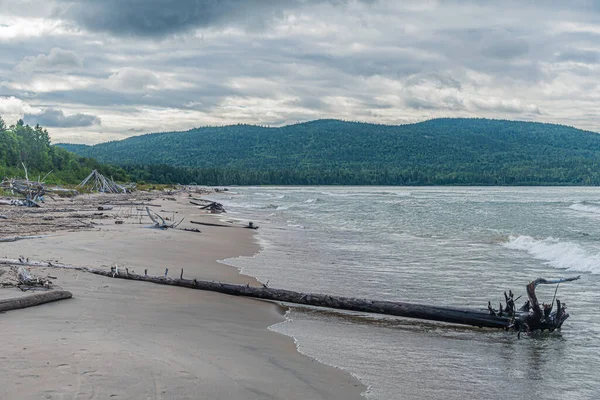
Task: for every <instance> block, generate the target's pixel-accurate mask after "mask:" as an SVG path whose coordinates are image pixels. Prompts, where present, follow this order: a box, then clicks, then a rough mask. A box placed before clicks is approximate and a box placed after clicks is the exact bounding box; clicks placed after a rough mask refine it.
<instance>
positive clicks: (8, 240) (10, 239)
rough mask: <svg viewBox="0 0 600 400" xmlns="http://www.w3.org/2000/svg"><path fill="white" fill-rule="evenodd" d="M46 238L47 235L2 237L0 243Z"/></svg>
mask: <svg viewBox="0 0 600 400" xmlns="http://www.w3.org/2000/svg"><path fill="white" fill-rule="evenodd" d="M44 237H46V235H35V236H10V237H0V242H16V241H17V240H26V239H40V238H44Z"/></svg>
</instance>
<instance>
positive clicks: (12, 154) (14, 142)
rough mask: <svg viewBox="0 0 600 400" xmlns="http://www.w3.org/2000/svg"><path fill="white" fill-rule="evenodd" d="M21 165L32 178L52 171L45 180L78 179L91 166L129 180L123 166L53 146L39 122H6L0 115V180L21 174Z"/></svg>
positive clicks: (68, 180)
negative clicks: (106, 163)
mask: <svg viewBox="0 0 600 400" xmlns="http://www.w3.org/2000/svg"><path fill="white" fill-rule="evenodd" d="M23 165H25V166H26V167H27V170H28V172H29V177H30V178H32V179H36V178H38V177H39V176H44V175H46V174H47V173H49V172H51V171H52V172H51V173H50V174H49V175H48V176H47V178H46V182H48V183H79V182H81V180H82V179H83V178H85V177H86V176H87V175H89V174H90V172H91V171H92V170H93V169H97V170H99V171H100V172H101V173H104V174H106V175H107V176H111V177H113V178H114V179H116V180H129V176H128V175H127V173H126V172H125V171H124V170H123V169H122V168H119V167H113V166H110V165H102V164H100V163H98V162H97V161H96V160H93V159H90V158H86V157H81V156H78V155H76V154H72V153H69V152H68V151H66V150H64V149H60V148H57V147H56V146H52V145H51V144H50V135H49V134H48V131H47V130H46V129H44V128H42V127H41V126H39V125H38V126H35V127H31V126H29V125H25V124H24V123H23V121H22V120H19V121H18V122H17V123H16V124H15V125H11V126H7V125H6V124H5V122H4V120H3V119H2V117H1V116H0V180H1V179H3V178H5V177H24V170H23Z"/></svg>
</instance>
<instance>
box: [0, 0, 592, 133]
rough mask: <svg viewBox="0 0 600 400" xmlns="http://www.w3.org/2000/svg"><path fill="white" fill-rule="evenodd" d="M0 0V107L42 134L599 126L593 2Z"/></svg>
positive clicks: (473, 0) (10, 117) (452, 0)
mask: <svg viewBox="0 0 600 400" xmlns="http://www.w3.org/2000/svg"><path fill="white" fill-rule="evenodd" d="M24 3H25V4H24ZM0 5H1V6H0V19H1V20H2V21H3V23H2V25H0V45H2V46H3V57H2V59H1V60H0V115H2V116H3V117H4V118H5V119H7V120H8V122H9V123H10V122H14V121H12V120H16V118H21V117H23V116H25V117H26V118H25V120H26V121H34V120H35V121H36V123H37V122H39V123H40V124H42V125H45V126H48V127H53V128H55V129H51V134H52V135H53V136H54V141H62V140H65V141H73V142H87V143H95V142H100V141H105V140H112V139H120V138H123V137H126V136H129V135H132V134H137V133H139V132H154V131H166V130H174V129H188V128H190V127H193V126H202V125H221V124H231V123H238V122H243V123H256V124H263V125H281V124H285V123H292V122H297V121H304V120H309V119H316V118H342V119H347V120H361V121H370V122H380V123H405V122H415V121H420V120H423V119H427V118H434V117H489V118H510V119H520V120H536V121H543V122H555V123H564V124H569V125H575V126H577V127H581V128H585V129H591V130H595V131H599V132H600V116H599V114H598V113H597V109H598V106H599V105H600V104H599V102H600V94H598V93H600V91H599V90H598V89H599V86H600V44H598V43H600V28H598V26H600V8H599V7H598V6H596V3H594V2H588V1H583V0H582V1H574V2H570V3H569V4H568V5H566V3H562V2H554V1H550V2H548V1H541V0H539V1H532V2H526V3H523V2H517V1H510V0H509V1H500V0H492V1H486V2H480V1H475V0H449V1H435V0H426V1H421V0H419V1H417V0H407V1H402V2H398V1H393V0H286V1H283V0H219V1H217V0H176V1H171V0H153V1H152V2H148V1H145V0H106V1H102V2H100V1H93V0H49V1H41V0H40V1H36V0H18V1H17V0H0ZM57 43H60V47H57V46H56V44H57ZM34 116H35V117H34ZM100 119H101V120H102V124H100Z"/></svg>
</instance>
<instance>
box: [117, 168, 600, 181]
mask: <svg viewBox="0 0 600 400" xmlns="http://www.w3.org/2000/svg"><path fill="white" fill-rule="evenodd" d="M597 167H598V168H597V169H596V170H595V171H585V172H584V171H582V170H579V169H568V168H544V167H540V168H535V169H532V168H523V167H521V168H519V167H513V168H508V169H503V170H497V171H487V172H486V171H449V170H445V171H436V170H435V169H433V168H428V169H427V168H426V169H420V168H419V169H416V168H415V169H412V170H411V169H408V170H402V171H398V170H385V169H378V170H357V171H353V170H347V169H343V170H342V169H338V170H317V169H305V170H289V169H284V170H247V169H246V170H238V169H232V168H187V167H173V166H169V165H164V164H163V165H144V166H141V165H126V166H124V167H123V168H124V169H125V170H126V171H127V172H128V174H129V176H130V177H131V178H132V180H134V181H137V182H145V183H164V184H175V183H181V184H199V185H210V186H227V185H242V186H243V185H382V186H396V185H414V186H421V185H488V186H498V185H523V186H540V185H600V165H598V166H597Z"/></svg>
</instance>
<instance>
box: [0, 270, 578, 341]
mask: <svg viewBox="0 0 600 400" xmlns="http://www.w3.org/2000/svg"><path fill="white" fill-rule="evenodd" d="M1 264H11V265H19V264H21V265H25V266H31V267H53V268H65V269H74V270H78V271H84V272H89V273H91V274H96V275H102V276H107V277H111V278H120V279H129V280H135V281H142V282H151V283H157V284H161V285H171V286H181V287H186V288H190V289H199V290H208V291H213V292H219V293H225V294H229V295H233V296H245V297H253V298H258V299H263V300H272V301H277V302H285V303H295V304H302V305H307V306H314V307H327V308H334V309H341V310H348V311H357V312H366V313H375V314H386V315H394V316H398V317H407V318H417V319H424V320H429V321H440V322H449V323H453V324H461V325H471V326H477V327H480V328H483V327H485V328H497V329H505V330H508V329H513V330H515V331H519V332H521V331H522V330H525V331H527V332H528V333H529V332H531V331H533V330H545V329H548V330H550V331H553V330H554V329H559V328H560V327H561V325H562V323H563V322H564V321H565V320H566V319H567V318H568V317H569V314H567V313H566V312H565V310H566V306H565V305H564V304H562V305H561V303H560V302H559V301H558V300H557V305H558V310H557V312H556V316H554V315H550V311H547V312H546V318H545V319H544V318H542V319H541V320H539V319H537V317H538V313H537V312H536V311H535V310H534V311H533V312H532V311H531V307H530V306H529V305H528V303H526V305H525V306H524V308H525V307H527V309H521V310H519V311H517V310H515V309H514V308H513V309H512V310H511V311H510V312H508V311H505V312H504V313H503V312H495V311H494V310H493V309H491V307H490V309H489V310H484V309H481V310H477V309H469V308H458V307H439V306H428V305H422V304H412V303H404V302H392V301H383V300H369V299H360V298H354V297H342V296H330V295H327V294H315V293H302V292H295V291H292V290H285V289H274V288H270V287H268V286H266V285H263V286H262V287H260V286H250V285H234V284H230V283H221V282H209V281H201V280H197V279H183V269H182V270H181V275H180V278H179V279H173V278H169V277H167V273H168V268H167V270H166V271H165V276H148V275H146V274H144V275H139V274H135V273H133V272H131V273H130V272H129V270H128V269H127V268H125V271H123V270H122V269H121V270H119V269H118V268H117V267H113V268H111V270H106V269H98V268H90V267H78V266H72V265H65V264H55V263H50V262H40V261H29V260H23V259H21V260H11V259H0V265H1ZM576 279H579V277H576V278H567V279H561V280H555V281H547V280H544V279H538V280H536V281H533V282H532V283H530V284H529V285H528V287H527V289H528V291H530V290H531V287H533V290H535V286H537V285H538V284H539V283H560V282H568V281H573V280H576ZM511 295H512V293H511ZM505 296H506V295H505ZM513 305H514V302H513ZM507 306H508V305H507ZM500 309H502V307H501V308H500Z"/></svg>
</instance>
